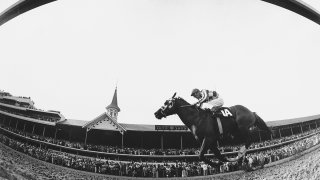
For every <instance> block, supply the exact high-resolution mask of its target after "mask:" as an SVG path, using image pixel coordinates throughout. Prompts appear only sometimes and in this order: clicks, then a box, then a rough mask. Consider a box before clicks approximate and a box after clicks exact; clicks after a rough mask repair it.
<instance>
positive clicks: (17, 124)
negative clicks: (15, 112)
mask: <svg viewBox="0 0 320 180" xmlns="http://www.w3.org/2000/svg"><path fill="white" fill-rule="evenodd" d="M18 123H19V121H18V119H17V123H16V130H17V128H18Z"/></svg>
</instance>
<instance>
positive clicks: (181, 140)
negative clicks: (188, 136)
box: [180, 134, 183, 150]
mask: <svg viewBox="0 0 320 180" xmlns="http://www.w3.org/2000/svg"><path fill="white" fill-rule="evenodd" d="M182 143H183V137H182V134H181V137H180V149H181V150H182V149H183V144H182Z"/></svg>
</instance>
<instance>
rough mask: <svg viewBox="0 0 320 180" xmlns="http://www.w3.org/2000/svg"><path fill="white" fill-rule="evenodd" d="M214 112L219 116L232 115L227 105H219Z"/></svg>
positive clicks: (228, 116)
mask: <svg viewBox="0 0 320 180" xmlns="http://www.w3.org/2000/svg"><path fill="white" fill-rule="evenodd" d="M215 114H216V115H217V116H219V117H221V118H230V117H233V115H232V113H231V111H230V109H229V108H227V107H221V108H219V109H218V110H217V111H216V112H215Z"/></svg>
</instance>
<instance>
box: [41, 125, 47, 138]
mask: <svg viewBox="0 0 320 180" xmlns="http://www.w3.org/2000/svg"><path fill="white" fill-rule="evenodd" d="M45 132H46V127H45V126H44V127H43V132H42V136H43V137H44V134H45Z"/></svg>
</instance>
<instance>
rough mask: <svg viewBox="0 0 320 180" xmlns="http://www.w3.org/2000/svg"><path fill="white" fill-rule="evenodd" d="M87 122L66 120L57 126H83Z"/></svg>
mask: <svg viewBox="0 0 320 180" xmlns="http://www.w3.org/2000/svg"><path fill="white" fill-rule="evenodd" d="M86 123H88V121H85V120H75V119H66V120H65V121H61V122H58V123H57V124H61V125H69V126H81V127H82V126H84V125H85V124H86Z"/></svg>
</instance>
